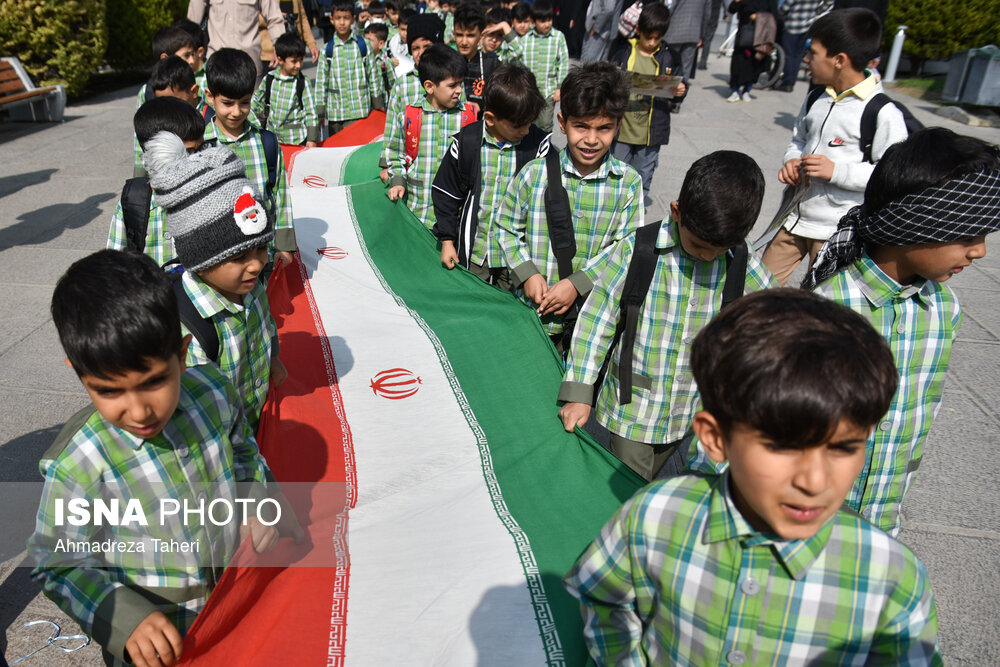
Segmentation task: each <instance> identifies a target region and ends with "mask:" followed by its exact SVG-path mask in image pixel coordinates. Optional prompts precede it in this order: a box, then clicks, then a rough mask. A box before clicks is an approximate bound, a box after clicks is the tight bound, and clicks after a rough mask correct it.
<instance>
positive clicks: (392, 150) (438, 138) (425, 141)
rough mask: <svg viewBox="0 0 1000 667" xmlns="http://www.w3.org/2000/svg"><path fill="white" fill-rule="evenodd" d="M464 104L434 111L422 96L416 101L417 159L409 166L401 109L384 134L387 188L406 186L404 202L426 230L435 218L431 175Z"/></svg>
mask: <svg viewBox="0 0 1000 667" xmlns="http://www.w3.org/2000/svg"><path fill="white" fill-rule="evenodd" d="M465 105H466V102H459V103H458V104H457V105H455V106H454V107H452V108H451V109H446V110H444V111H438V110H437V109H435V108H434V107H433V106H431V103H430V102H428V101H427V99H426V96H425V98H424V99H423V100H422V101H421V102H420V108H421V109H423V117H422V119H421V124H420V145H419V147H418V148H417V158H416V159H415V160H414V161H413V163H412V164H411V165H410V166H409V168H407V167H406V134H405V131H404V125H405V121H406V115H405V111H404V112H403V114H401V115H400V116H399V118H398V121H397V123H396V124H395V125H394V126H393V128H392V132H391V134H387V135H386V137H385V145H386V154H387V157H388V162H389V187H393V186H396V185H405V186H406V205H407V206H409V207H410V210H411V211H413V215H415V216H417V219H418V220H420V222H422V223H424V226H425V227H427V229H430V228H432V227H433V226H434V222H435V220H436V218H435V217H434V203H433V202H432V201H431V189H432V186H433V184H434V175H435V174H436V173H437V169H438V166H440V164H441V158H443V157H444V153H445V151H446V150H448V145H449V144H450V143H451V137H452V136H453V135H455V134H457V133H458V131H459V130H461V129H462V110H463V109H464V108H465ZM413 106H416V104H414V105H413ZM387 118H388V117H387Z"/></svg>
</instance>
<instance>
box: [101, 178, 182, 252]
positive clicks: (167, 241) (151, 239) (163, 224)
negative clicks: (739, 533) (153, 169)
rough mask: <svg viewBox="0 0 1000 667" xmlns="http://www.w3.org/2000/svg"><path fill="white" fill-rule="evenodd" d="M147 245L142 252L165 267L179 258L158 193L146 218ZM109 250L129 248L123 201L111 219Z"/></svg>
mask: <svg viewBox="0 0 1000 667" xmlns="http://www.w3.org/2000/svg"><path fill="white" fill-rule="evenodd" d="M146 221H147V222H146V245H145V247H144V248H143V250H142V252H143V254H144V255H148V256H149V257H152V258H153V261H154V262H156V263H157V264H159V265H160V266H163V265H164V264H166V263H167V262H169V261H171V260H173V259H174V258H176V257H177V253H176V252H174V240H173V238H171V236H170V232H169V231H168V230H167V220H166V212H165V211H164V210H163V207H162V206H160V205H159V204H157V203H156V193H155V192H154V193H152V194H151V195H150V199H149V216H148V217H147V218H146ZM107 247H108V250H125V249H127V248H128V236H127V235H126V231H125V213H124V210H123V208H122V201H121V199H119V200H118V206H116V207H115V214H114V216H112V218H111V230H110V231H109V232H108V246H107Z"/></svg>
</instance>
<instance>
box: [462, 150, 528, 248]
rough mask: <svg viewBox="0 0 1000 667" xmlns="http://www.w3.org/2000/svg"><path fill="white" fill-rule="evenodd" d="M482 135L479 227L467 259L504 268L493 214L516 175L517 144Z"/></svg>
mask: <svg viewBox="0 0 1000 667" xmlns="http://www.w3.org/2000/svg"><path fill="white" fill-rule="evenodd" d="M483 134H484V137H483V149H482V151H481V152H480V154H479V159H480V165H481V168H482V174H483V176H482V178H483V184H482V190H481V191H480V194H479V224H478V225H477V227H476V238H475V239H474V240H473V242H472V253H471V255H470V260H471V261H472V263H473V264H482V263H483V262H486V266H488V267H490V268H496V267H503V266H507V263H506V261H505V260H504V256H503V250H501V249H500V243H499V242H497V235H496V227H495V225H494V224H493V215H494V213H496V211H497V210H499V208H500V203H501V202H502V201H503V198H504V195H506V194H507V189H508V188H510V184H511V183H513V182H514V176H515V175H516V174H517V144H511V143H507V142H500V141H497V139H496V137H494V136H493V135H492V134H490V133H489V132H488V131H486V132H484V133H483ZM456 141H457V140H456ZM456 150H457V149H456Z"/></svg>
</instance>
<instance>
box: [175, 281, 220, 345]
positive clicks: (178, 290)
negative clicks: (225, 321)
mask: <svg viewBox="0 0 1000 667" xmlns="http://www.w3.org/2000/svg"><path fill="white" fill-rule="evenodd" d="M170 275H171V284H172V286H173V288H174V296H175V297H177V310H178V311H179V313H180V316H181V322H183V323H184V326H186V327H187V328H188V329H189V330H190V331H191V333H192V334H193V335H194V337H195V338H196V339H197V340H198V343H199V344H200V345H201V349H203V350H204V351H205V355H206V356H207V357H208V358H209V359H211V360H212V361H213V362H215V363H219V333H218V332H217V331H216V330H215V325H214V324H212V320H211V319H210V318H205V317H202V316H201V313H199V312H198V309H197V308H195V306H194V303H192V301H191V297H190V296H188V293H187V291H185V289H184V283H183V280H182V275H183V274H181V273H171V274H170Z"/></svg>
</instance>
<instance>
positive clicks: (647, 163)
mask: <svg viewBox="0 0 1000 667" xmlns="http://www.w3.org/2000/svg"><path fill="white" fill-rule="evenodd" d="M611 154H612V155H614V156H615V157H616V158H618V159H619V160H621V161H622V162H624V163H626V164H630V165H632V167H633V168H634V169H635V170H636V171H637V172H639V175H640V176H642V199H643V202H645V201H646V200H647V199H648V197H649V186H650V185H652V183H653V172H654V171H655V170H656V167H657V166H658V165H659V164H660V147H659V146H638V145H636V144H625V143H622V142H620V141H616V142H615V143H614V144H612V146H611Z"/></svg>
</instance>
